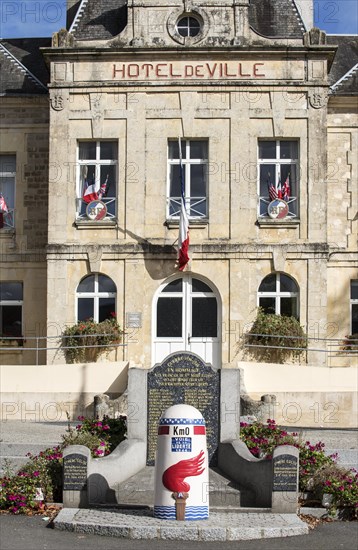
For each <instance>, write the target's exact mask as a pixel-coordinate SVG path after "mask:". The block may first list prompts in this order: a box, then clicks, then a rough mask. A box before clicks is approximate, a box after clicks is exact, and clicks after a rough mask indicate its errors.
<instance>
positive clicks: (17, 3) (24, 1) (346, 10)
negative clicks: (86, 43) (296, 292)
mask: <svg viewBox="0 0 358 550" xmlns="http://www.w3.org/2000/svg"><path fill="white" fill-rule="evenodd" d="M307 1H308V0H307ZM0 7H1V11H0V36H1V38H16V37H31V36H38V37H40V36H51V35H52V33H53V32H56V31H58V30H59V29H60V28H61V27H64V26H65V21H66V0H0ZM314 17H315V24H316V25H317V26H318V27H320V28H321V29H323V30H325V31H326V32H328V33H330V34H334V33H339V34H342V33H343V34H346V33H347V34H357V33H358V0H315V8H314Z"/></svg>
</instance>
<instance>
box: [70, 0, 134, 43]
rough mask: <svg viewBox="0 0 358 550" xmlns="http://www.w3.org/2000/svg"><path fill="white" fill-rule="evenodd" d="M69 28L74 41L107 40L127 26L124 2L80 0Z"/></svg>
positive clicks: (124, 0)
mask: <svg viewBox="0 0 358 550" xmlns="http://www.w3.org/2000/svg"><path fill="white" fill-rule="evenodd" d="M75 6H76V7H77V13H76V15H75V16H74V17H73V15H72V14H71V18H72V17H73V20H72V24H71V26H70V27H69V30H70V32H71V33H72V34H73V36H74V37H75V39H76V40H109V39H111V38H114V37H115V36H117V35H118V34H119V33H120V32H121V31H122V30H123V29H124V28H125V27H126V25H127V2H126V0H82V1H81V2H78V3H77V4H76V5H75Z"/></svg>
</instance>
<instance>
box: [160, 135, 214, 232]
mask: <svg viewBox="0 0 358 550" xmlns="http://www.w3.org/2000/svg"><path fill="white" fill-rule="evenodd" d="M173 141H175V140H169V141H168V154H167V158H168V174H167V182H168V183H167V214H166V216H167V220H179V218H180V208H181V197H180V196H179V197H171V196H170V173H171V167H172V166H175V165H176V166H179V165H180V159H179V158H177V159H176V158H170V156H169V155H170V147H169V145H170V143H171V142H173ZM193 141H201V142H203V143H206V146H207V151H208V156H209V140H207V139H201V138H191V139H182V140H181V144H182V157H183V158H182V165H183V170H184V173H185V207H186V211H187V215H188V218H189V220H191V221H193V220H204V221H206V220H208V218H209V200H208V198H209V193H208V189H209V181H208V180H209V174H208V164H209V160H208V158H201V159H198V158H193V159H192V158H190V143H191V142H193ZM184 151H185V154H184ZM192 165H201V166H205V176H206V178H205V179H206V181H205V191H206V195H205V196H202V197H193V198H192V197H191V181H190V167H191V166H192ZM203 202H205V206H206V209H205V213H204V214H203V213H201V212H199V211H197V213H196V214H195V215H194V214H192V213H191V212H192V211H195V207H196V206H198V205H200V204H202V203H203ZM171 208H173V209H174V212H173V213H172V214H171V213H170V211H171Z"/></svg>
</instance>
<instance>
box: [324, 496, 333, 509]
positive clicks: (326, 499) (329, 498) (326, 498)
mask: <svg viewBox="0 0 358 550" xmlns="http://www.w3.org/2000/svg"><path fill="white" fill-rule="evenodd" d="M332 503H333V495H332V494H331V493H323V495H322V506H324V508H330V507H331V506H332Z"/></svg>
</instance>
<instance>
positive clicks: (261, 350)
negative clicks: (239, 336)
mask: <svg viewBox="0 0 358 550" xmlns="http://www.w3.org/2000/svg"><path fill="white" fill-rule="evenodd" d="M248 346H249V347H248ZM251 346H252V347H251ZM241 347H242V348H243V349H244V350H245V353H247V354H248V355H249V356H251V357H253V358H254V359H256V360H257V361H264V362H269V363H284V362H285V361H286V360H287V359H289V358H291V357H299V356H300V355H301V354H302V353H303V352H304V350H300V349H294V348H306V347H307V339H306V334H305V332H304V330H303V328H302V327H301V325H300V324H299V322H298V321H297V319H296V318H295V317H287V316H285V315H274V314H271V313H269V314H267V313H264V312H263V311H262V309H260V308H259V310H258V313H257V317H256V320H255V321H254V324H253V325H252V327H251V329H250V330H249V332H248V333H246V334H245V335H244V336H243V341H242V344H241Z"/></svg>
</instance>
